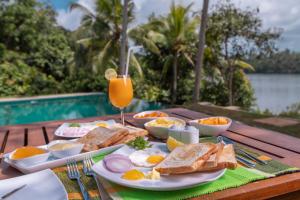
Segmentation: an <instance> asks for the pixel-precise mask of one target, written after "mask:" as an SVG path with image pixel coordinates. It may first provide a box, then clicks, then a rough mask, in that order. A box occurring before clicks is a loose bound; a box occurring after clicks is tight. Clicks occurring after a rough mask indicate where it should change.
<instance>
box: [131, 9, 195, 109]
mask: <svg viewBox="0 0 300 200" xmlns="http://www.w3.org/2000/svg"><path fill="white" fill-rule="evenodd" d="M191 6H192V4H190V5H189V6H187V7H184V6H181V5H175V4H174V3H172V5H171V8H170V13H169V14H168V15H167V16H160V17H155V16H154V15H152V16H150V17H149V22H148V23H147V24H143V25H140V26H139V27H137V28H135V29H134V30H132V31H131V33H130V36H131V37H132V38H133V39H134V40H135V42H136V43H138V44H142V45H143V46H144V49H145V51H146V52H147V53H148V54H147V57H148V58H147V59H149V60H150V59H151V60H152V59H153V57H156V58H154V59H153V60H157V61H158V63H156V65H157V66H156V67H158V68H159V70H160V74H161V77H162V78H163V79H165V80H167V81H166V82H168V83H167V84H169V81H168V76H167V75H169V74H171V77H172V80H171V84H169V86H170V88H171V103H172V104H174V103H176V100H177V84H178V77H179V74H178V71H179V66H180V64H182V63H181V62H183V60H185V61H187V62H188V63H189V64H190V65H191V66H194V62H193V59H192V57H193V56H192V54H193V52H192V49H193V48H192V45H193V44H194V41H195V40H196V28H197V26H198V24H199V18H197V17H193V18H190V17H189V12H190V8H191ZM170 72H171V73H170ZM156 76H157V75H156Z"/></svg>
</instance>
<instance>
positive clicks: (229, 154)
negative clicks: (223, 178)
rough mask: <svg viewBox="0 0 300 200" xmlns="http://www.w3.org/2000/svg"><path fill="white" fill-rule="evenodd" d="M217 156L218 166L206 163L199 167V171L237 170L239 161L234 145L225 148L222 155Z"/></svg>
mask: <svg viewBox="0 0 300 200" xmlns="http://www.w3.org/2000/svg"><path fill="white" fill-rule="evenodd" d="M215 155H216V157H218V158H217V162H216V165H212V164H211V163H209V162H206V163H205V164H204V165H203V166H201V167H199V168H198V169H197V171H199V172H202V171H216V170H220V169H224V168H229V169H235V168H236V167H237V161H236V158H235V153H234V148H233V146H232V144H229V145H225V146H223V148H222V151H221V154H220V155H219V156H218V155H217V154H215Z"/></svg>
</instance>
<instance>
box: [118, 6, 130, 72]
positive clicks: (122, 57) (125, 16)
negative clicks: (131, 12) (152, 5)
mask: <svg viewBox="0 0 300 200" xmlns="http://www.w3.org/2000/svg"><path fill="white" fill-rule="evenodd" d="M128 3H129V0H124V5H123V11H122V13H123V14H122V17H123V21H122V33H121V35H122V37H121V50H120V51H121V53H120V69H119V73H120V74H124V73H125V67H126V66H125V65H126V47H127V46H128V45H127V25H128Z"/></svg>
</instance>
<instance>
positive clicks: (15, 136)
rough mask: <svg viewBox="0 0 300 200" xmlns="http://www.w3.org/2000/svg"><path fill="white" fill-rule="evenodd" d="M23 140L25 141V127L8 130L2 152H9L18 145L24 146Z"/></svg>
mask: <svg viewBox="0 0 300 200" xmlns="http://www.w3.org/2000/svg"><path fill="white" fill-rule="evenodd" d="M24 141H25V129H17V130H14V129H11V130H9V134H8V139H7V143H6V147H5V149H4V153H8V152H11V151H13V150H15V149H16V148H18V147H22V146H24Z"/></svg>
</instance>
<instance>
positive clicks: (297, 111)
mask: <svg viewBox="0 0 300 200" xmlns="http://www.w3.org/2000/svg"><path fill="white" fill-rule="evenodd" d="M280 116H283V117H291V118H297V119H300V103H295V104H293V105H291V106H289V107H288V108H287V110H286V111H284V112H282V113H280Z"/></svg>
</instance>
